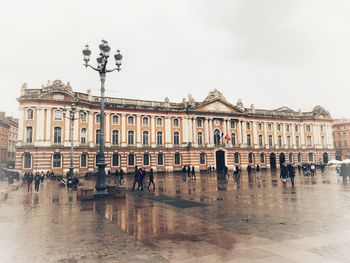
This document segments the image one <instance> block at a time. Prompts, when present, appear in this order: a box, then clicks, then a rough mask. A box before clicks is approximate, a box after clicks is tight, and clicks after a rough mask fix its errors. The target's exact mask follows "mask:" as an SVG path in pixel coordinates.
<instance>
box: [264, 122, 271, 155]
mask: <svg viewBox="0 0 350 263" xmlns="http://www.w3.org/2000/svg"><path fill="white" fill-rule="evenodd" d="M263 143H264V145H265V148H266V149H269V148H270V146H269V137H268V136H267V123H266V122H264V138H263Z"/></svg>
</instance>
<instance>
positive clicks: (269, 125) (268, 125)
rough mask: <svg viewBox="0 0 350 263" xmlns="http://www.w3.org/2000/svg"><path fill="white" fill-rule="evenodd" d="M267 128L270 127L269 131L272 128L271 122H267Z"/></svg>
mask: <svg viewBox="0 0 350 263" xmlns="http://www.w3.org/2000/svg"><path fill="white" fill-rule="evenodd" d="M267 129H268V130H269V131H271V130H272V125H271V123H269V124H267Z"/></svg>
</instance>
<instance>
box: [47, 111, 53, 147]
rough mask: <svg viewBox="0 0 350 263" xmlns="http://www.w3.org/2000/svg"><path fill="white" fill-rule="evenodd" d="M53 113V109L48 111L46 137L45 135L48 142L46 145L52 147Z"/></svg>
mask: <svg viewBox="0 0 350 263" xmlns="http://www.w3.org/2000/svg"><path fill="white" fill-rule="evenodd" d="M51 112H52V109H47V110H46V135H45V140H46V145H47V146H50V145H51V130H52V127H51V118H52V116H51Z"/></svg>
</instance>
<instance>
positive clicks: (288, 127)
mask: <svg viewBox="0 0 350 263" xmlns="http://www.w3.org/2000/svg"><path fill="white" fill-rule="evenodd" d="M289 130H290V126H289V124H287V126H286V131H287V132H289Z"/></svg>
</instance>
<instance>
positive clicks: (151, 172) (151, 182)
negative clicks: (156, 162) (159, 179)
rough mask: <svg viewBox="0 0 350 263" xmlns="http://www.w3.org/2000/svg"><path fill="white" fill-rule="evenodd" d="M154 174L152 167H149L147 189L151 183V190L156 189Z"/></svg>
mask: <svg viewBox="0 0 350 263" xmlns="http://www.w3.org/2000/svg"><path fill="white" fill-rule="evenodd" d="M153 179H154V175H153V168H151V169H150V170H149V183H148V187H147V189H148V190H149V187H150V186H151V184H152V185H153V190H154V189H156V186H155V185H154V181H153Z"/></svg>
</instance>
